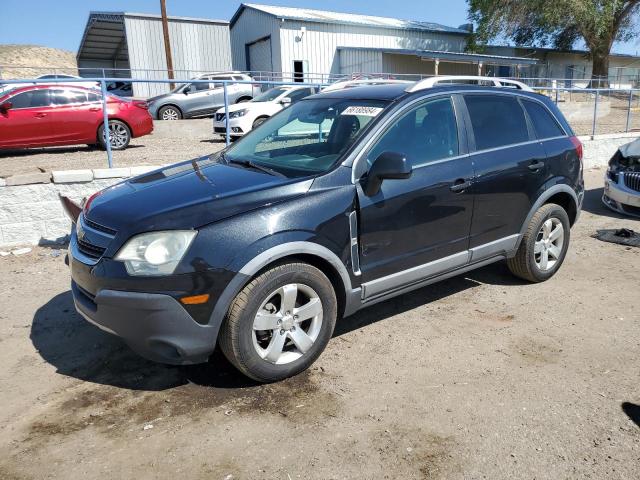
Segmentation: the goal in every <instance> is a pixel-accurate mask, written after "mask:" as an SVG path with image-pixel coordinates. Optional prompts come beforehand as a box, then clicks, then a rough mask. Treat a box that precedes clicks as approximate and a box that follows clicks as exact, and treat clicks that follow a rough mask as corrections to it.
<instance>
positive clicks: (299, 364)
mask: <svg viewBox="0 0 640 480" xmlns="http://www.w3.org/2000/svg"><path fill="white" fill-rule="evenodd" d="M293 287H295V290H294V288H293ZM285 294H286V296H285ZM318 302H319V304H318ZM291 305H295V306H294V307H293V308H291ZM301 307H305V308H304V309H303V308H301ZM259 312H261V313H260V314H259ZM287 312H289V314H287ZM296 312H298V313H299V314H300V317H302V318H294V317H297V315H296ZM300 312H303V313H300ZM307 315H312V316H310V317H309V318H304V317H306V316H307ZM336 315H337V302H336V295H335V291H334V289H333V286H332V285H331V282H330V281H329V279H328V278H327V277H326V276H325V275H324V273H322V272H321V271H320V270H318V269H317V268H315V267H313V266H311V265H309V264H306V263H284V264H281V265H277V266H275V267H273V268H271V269H270V270H267V271H265V272H264V273H262V274H260V275H258V276H257V277H256V278H254V279H253V280H252V281H251V282H249V284H248V285H247V286H245V287H244V289H242V291H241V292H240V293H239V294H238V296H237V297H236V298H235V299H234V301H233V303H232V304H231V307H230V308H229V312H228V313H227V317H226V319H225V321H224V323H223V325H222V328H221V329H220V335H219V337H218V338H219V344H220V349H221V350H222V352H223V353H224V355H225V356H226V357H227V358H228V359H229V361H230V362H231V363H232V364H233V365H234V366H235V367H236V368H237V369H238V370H240V372H242V373H243V374H244V375H246V376H247V377H250V378H252V379H254V380H257V381H258V382H263V383H269V382H275V381H278V380H283V379H285V378H288V377H291V376H293V375H296V374H298V373H300V372H302V371H304V370H306V369H307V368H309V366H310V365H311V364H312V363H313V362H315V360H316V359H317V358H318V357H319V356H320V354H321V353H322V351H323V350H324V349H325V347H326V346H327V344H328V343H329V339H330V338H331V336H332V334H333V329H334V327H335V324H336ZM277 319H279V322H280V323H278V320H277ZM258 321H262V322H263V323H262V324H261V325H259V326H264V327H265V329H264V330H257V329H256V330H254V326H255V322H258ZM272 327H275V329H272ZM283 332H284V333H283ZM294 339H295V340H294ZM309 340H312V342H311V343H309ZM280 345H282V346H283V348H279V346H280ZM298 345H301V346H302V348H300V347H298Z"/></svg>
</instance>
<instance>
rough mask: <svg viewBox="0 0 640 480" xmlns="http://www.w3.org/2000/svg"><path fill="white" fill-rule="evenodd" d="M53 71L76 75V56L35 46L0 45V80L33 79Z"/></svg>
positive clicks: (64, 51)
mask: <svg viewBox="0 0 640 480" xmlns="http://www.w3.org/2000/svg"><path fill="white" fill-rule="evenodd" d="M25 67H35V68H25ZM54 71H55V72H58V73H68V74H71V75H77V74H78V70H77V64H76V54H75V53H73V52H69V51H67V50H60V49H58V48H48V47H39V46H37V45H0V78H3V79H10V78H33V77H37V76H38V75H43V74H45V73H52V72H54Z"/></svg>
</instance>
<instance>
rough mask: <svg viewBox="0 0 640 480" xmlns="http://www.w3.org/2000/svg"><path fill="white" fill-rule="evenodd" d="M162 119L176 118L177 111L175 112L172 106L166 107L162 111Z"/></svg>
mask: <svg viewBox="0 0 640 480" xmlns="http://www.w3.org/2000/svg"><path fill="white" fill-rule="evenodd" d="M162 119H163V120H177V119H178V112H176V111H175V110H174V109H173V108H167V109H165V110H163V111H162Z"/></svg>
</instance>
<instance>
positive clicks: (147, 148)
mask: <svg viewBox="0 0 640 480" xmlns="http://www.w3.org/2000/svg"><path fill="white" fill-rule="evenodd" d="M212 128H213V126H212V120H211V119H210V118H205V119H194V120H178V121H174V122H162V121H155V122H154V131H153V133H152V134H151V135H147V136H144V137H140V138H134V139H133V140H131V144H130V146H129V148H127V149H126V150H122V151H119V152H113V166H114V167H128V166H134V165H164V164H167V163H175V162H179V161H181V160H188V159H190V158H195V157H199V156H201V155H206V154H209V153H212V152H216V151H218V150H220V149H221V148H223V147H224V142H223V141H221V140H219V139H217V138H216V139H214V138H213V133H212ZM107 166H108V163H107V153H106V152H105V151H103V150H100V149H98V148H93V147H88V146H86V145H82V146H77V147H50V148H34V149H30V150H20V151H18V150H4V151H0V177H7V176H10V175H13V174H16V173H28V172H37V171H51V170H73V169H77V168H106V167H107Z"/></svg>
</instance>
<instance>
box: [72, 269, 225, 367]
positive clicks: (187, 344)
mask: <svg viewBox="0 0 640 480" xmlns="http://www.w3.org/2000/svg"><path fill="white" fill-rule="evenodd" d="M72 261H73V260H72ZM71 291H72V294H73V301H74V304H75V307H76V310H77V311H78V313H80V314H81V315H82V316H83V317H84V318H85V319H86V320H87V321H89V322H90V323H92V324H94V325H96V326H97V327H99V328H100V329H102V330H105V331H107V332H109V333H112V334H114V335H117V336H119V337H121V338H122V339H123V340H124V341H125V342H126V343H127V345H129V347H131V349H132V350H134V351H135V352H136V353H138V354H139V355H140V356H142V357H145V358H147V359H149V360H153V361H155V362H160V363H169V364H173V365H188V364H194V363H202V362H206V361H207V359H208V358H209V356H210V355H211V353H212V352H213V350H214V347H215V344H216V337H217V333H218V332H217V329H214V328H212V327H210V326H208V325H200V324H198V323H196V322H195V321H194V320H193V319H192V318H191V316H190V315H189V314H188V313H187V311H186V310H185V309H184V308H182V306H181V305H180V304H179V303H178V302H177V301H176V300H175V299H174V298H172V297H170V296H168V295H162V294H157V293H139V292H121V291H117V290H100V291H99V292H98V294H97V295H95V296H92V295H91V294H90V293H88V292H87V291H86V290H84V289H82V287H80V286H79V285H78V284H77V283H76V282H75V280H73V281H72V282H71Z"/></svg>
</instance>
